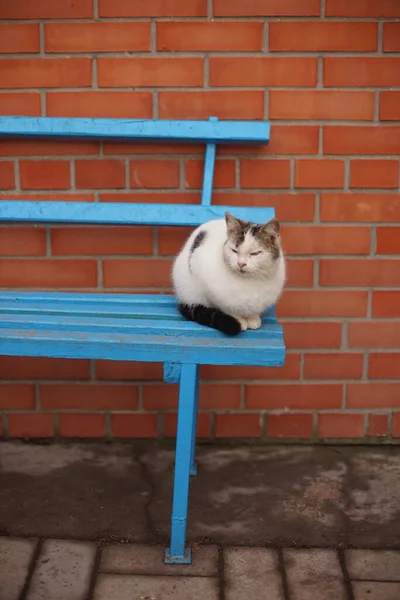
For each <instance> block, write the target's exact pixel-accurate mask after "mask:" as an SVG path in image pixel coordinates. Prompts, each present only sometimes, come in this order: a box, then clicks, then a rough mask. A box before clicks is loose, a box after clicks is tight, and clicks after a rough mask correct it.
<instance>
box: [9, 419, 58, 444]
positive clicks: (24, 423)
mask: <svg viewBox="0 0 400 600" xmlns="http://www.w3.org/2000/svg"><path fill="white" fill-rule="evenodd" d="M8 427H9V431H10V436H11V437H16V438H28V439H29V438H51V437H54V423H53V415H49V414H46V413H9V414H8Z"/></svg>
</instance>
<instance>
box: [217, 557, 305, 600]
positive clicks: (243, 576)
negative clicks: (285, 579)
mask: <svg viewBox="0 0 400 600" xmlns="http://www.w3.org/2000/svg"><path fill="white" fill-rule="evenodd" d="M224 561H225V581H226V585H225V597H226V600H244V598H257V599H258V600H283V589H282V580H281V577H280V574H279V571H278V556H277V554H276V552H274V551H273V550H266V549H265V548H228V549H226V550H225V552H224ZM314 600H315V599H314Z"/></svg>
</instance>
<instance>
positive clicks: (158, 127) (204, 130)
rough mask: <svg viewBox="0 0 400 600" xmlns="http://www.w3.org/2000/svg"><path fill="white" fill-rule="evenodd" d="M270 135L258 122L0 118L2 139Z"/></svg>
mask: <svg viewBox="0 0 400 600" xmlns="http://www.w3.org/2000/svg"><path fill="white" fill-rule="evenodd" d="M269 132H270V127H269V124H268V123H265V122H261V121H218V119H215V120H214V119H210V120H208V121H167V120H157V119H153V120H139V119H81V118H73V119H72V118H71V119H70V118H58V117H57V118H56V117H0V137H3V138H5V137H12V138H25V139H29V138H51V139H84V140H97V139H98V140H120V141H121V140H122V141H138V142H146V141H147V142H187V143H199V142H200V143H205V144H207V143H215V144H267V143H268V140H269Z"/></svg>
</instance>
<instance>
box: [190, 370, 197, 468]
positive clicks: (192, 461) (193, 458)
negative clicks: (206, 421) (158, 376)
mask: <svg viewBox="0 0 400 600" xmlns="http://www.w3.org/2000/svg"><path fill="white" fill-rule="evenodd" d="M198 408H199V379H198V368H197V370H196V385H195V390H194V403H193V423H192V440H191V445H190V475H191V476H192V477H196V475H197V464H196V434H197V412H198Z"/></svg>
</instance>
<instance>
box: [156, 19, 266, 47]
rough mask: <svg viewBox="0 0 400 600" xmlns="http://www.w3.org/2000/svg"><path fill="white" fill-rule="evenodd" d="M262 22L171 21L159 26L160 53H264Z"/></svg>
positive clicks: (158, 44)
mask: <svg viewBox="0 0 400 600" xmlns="http://www.w3.org/2000/svg"><path fill="white" fill-rule="evenodd" d="M262 43H263V24H262V23H261V22H251V21H243V22H238V21H236V22H228V23H222V22H220V21H208V22H204V21H203V22H201V21H197V22H196V21H193V22H190V21H181V22H179V21H174V22H172V21H169V22H158V23H157V43H156V46H157V50H159V51H162V52H164V51H173V52H182V51H189V52H198V51H210V52H229V51H234V52H246V51H261V50H262Z"/></svg>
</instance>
